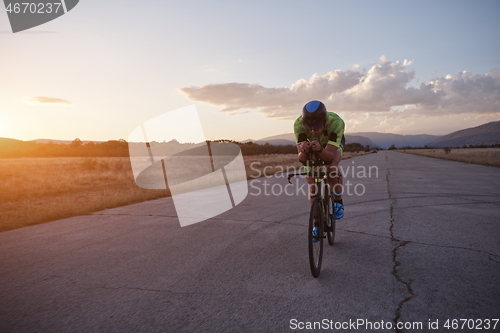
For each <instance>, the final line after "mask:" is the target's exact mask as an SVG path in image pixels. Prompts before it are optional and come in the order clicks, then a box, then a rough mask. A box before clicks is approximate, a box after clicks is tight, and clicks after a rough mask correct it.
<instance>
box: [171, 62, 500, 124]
mask: <svg viewBox="0 0 500 333" xmlns="http://www.w3.org/2000/svg"><path fill="white" fill-rule="evenodd" d="M412 64H413V61H409V60H404V61H403V62H399V61H396V62H394V63H393V62H390V61H389V60H387V58H386V57H385V56H382V57H380V63H378V64H373V66H372V67H371V68H370V69H369V70H368V71H366V70H365V71H358V70H356V69H359V67H358V66H353V69H354V70H347V71H342V70H335V71H333V72H328V73H326V74H323V75H318V74H314V75H313V76H311V78H309V80H305V79H301V80H298V81H297V82H295V83H293V84H292V85H291V86H290V88H286V87H285V88H268V87H264V86H262V85H259V84H250V83H223V84H209V85H205V86H202V87H185V88H182V89H179V90H180V91H181V92H182V93H184V94H185V95H186V96H187V98H189V99H190V100H193V101H198V102H205V103H209V104H212V105H218V106H221V107H222V109H221V111H222V112H229V111H233V112H232V113H233V114H234V111H236V110H241V109H243V110H252V109H258V110H259V111H260V112H261V113H262V114H263V115H264V116H266V117H273V118H280V119H294V118H295V117H297V114H298V113H299V111H298V110H301V108H302V106H303V105H304V104H305V103H306V102H307V101H309V100H312V99H317V100H321V101H323V102H324V103H325V104H326V105H327V108H328V110H330V111H335V112H347V113H360V112H362V113H384V116H385V117H388V118H405V117H414V116H429V115H435V116H444V115H453V114H460V113H477V114H485V113H498V112H500V69H498V68H494V69H492V70H490V71H489V72H488V73H487V74H484V75H473V74H472V73H469V72H466V71H464V72H461V73H458V74H456V75H447V76H445V77H438V76H439V73H436V74H437V76H436V77H435V78H434V79H432V80H431V81H430V82H429V83H421V84H420V85H419V86H414V85H412V81H413V80H414V79H415V71H412V70H408V67H409V66H411V65H412Z"/></svg>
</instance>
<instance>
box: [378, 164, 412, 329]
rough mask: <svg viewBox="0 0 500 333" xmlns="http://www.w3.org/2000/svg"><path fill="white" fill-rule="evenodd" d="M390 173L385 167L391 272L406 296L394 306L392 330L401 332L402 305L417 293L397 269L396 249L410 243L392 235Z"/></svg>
mask: <svg viewBox="0 0 500 333" xmlns="http://www.w3.org/2000/svg"><path fill="white" fill-rule="evenodd" d="M386 160H387V161H388V157H387V155H386ZM390 175H391V170H390V169H389V168H387V174H386V176H385V177H386V181H387V194H388V195H389V200H390V201H391V206H390V209H389V214H390V222H391V223H390V226H389V232H390V237H391V241H392V243H393V244H396V246H395V247H394V248H393V249H392V263H393V266H392V271H391V274H392V275H393V276H394V278H395V279H396V281H398V282H399V283H401V284H403V285H404V286H405V288H406V293H407V294H406V297H405V298H404V299H403V300H402V301H401V302H399V303H398V306H397V308H396V312H395V314H394V331H395V332H397V333H401V332H403V330H402V329H398V328H397V323H398V322H399V320H400V319H401V310H402V309H403V306H404V305H405V304H406V302H409V301H410V300H411V299H412V298H414V297H416V296H417V294H415V292H414V291H413V288H412V287H411V280H410V281H405V280H403V278H402V277H401V275H400V274H399V271H398V267H399V266H400V265H401V261H399V260H398V250H399V249H400V248H402V247H404V246H406V245H408V244H410V243H411V242H410V241H401V240H399V239H397V238H396V237H395V235H394V214H393V213H394V206H395V205H396V204H397V199H396V198H393V197H392V193H391V186H390V182H389V176H390Z"/></svg>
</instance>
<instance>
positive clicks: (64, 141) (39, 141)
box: [31, 139, 104, 145]
mask: <svg viewBox="0 0 500 333" xmlns="http://www.w3.org/2000/svg"><path fill="white" fill-rule="evenodd" d="M31 141H32V142H35V143H51V142H52V143H54V144H58V145H69V144H71V142H73V140H71V141H69V140H51V139H36V140H31ZM89 142H93V143H99V142H104V141H82V143H83V144H87V143H89Z"/></svg>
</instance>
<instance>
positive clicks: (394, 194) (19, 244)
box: [0, 152, 500, 332]
mask: <svg viewBox="0 0 500 333" xmlns="http://www.w3.org/2000/svg"><path fill="white" fill-rule="evenodd" d="M341 165H342V166H343V168H344V173H345V174H347V178H346V184H347V181H349V184H350V186H349V187H348V188H347V189H346V192H347V193H346V195H345V197H344V202H345V207H346V215H345V217H344V218H343V219H342V220H340V221H339V222H338V225H337V236H336V241H337V243H336V244H335V245H334V246H333V247H329V246H326V247H325V253H324V260H323V269H322V271H321V275H320V277H319V278H317V279H315V278H313V277H312V276H311V273H310V271H309V265H308V255H307V227H306V225H307V218H308V204H307V201H306V196H305V185H304V184H305V181H304V179H300V181H299V182H298V183H294V186H289V187H287V188H286V190H287V191H288V193H285V192H283V193H280V192H282V190H284V189H285V188H284V186H285V185H286V179H285V178H283V177H273V178H260V179H256V180H253V181H251V182H250V183H249V185H250V187H249V194H248V196H247V198H246V199H245V200H244V201H243V202H242V203H241V204H240V205H238V206H237V207H236V208H234V209H232V210H230V211H228V212H226V213H224V214H222V215H219V216H217V217H216V218H212V219H210V220H208V221H205V222H200V223H197V224H194V225H191V226H187V227H183V228H181V227H180V225H179V222H178V220H177V218H176V217H175V209H174V207H173V203H172V200H171V198H166V199H161V200H155V201H150V202H145V203H141V204H135V205H131V206H126V207H121V208H116V209H109V210H105V211H101V212H98V213H95V214H92V215H86V216H79V217H74V218H69V219H64V220H59V221H54V222H51V223H46V224H42V225H37V226H32V227H27V228H23V229H18V230H13V231H8V232H3V233H0V332H287V331H293V329H297V330H300V328H302V327H304V328H307V327H308V326H307V325H308V322H320V323H321V324H322V325H323V328H327V327H328V328H333V329H335V327H337V328H341V327H342V326H343V328H344V329H342V330H335V331H346V332H358V331H364V332H372V331H375V332H393V331H394V329H387V328H388V327H389V326H388V325H391V326H394V322H395V321H396V320H398V321H401V322H404V323H406V325H411V326H413V325H416V326H413V328H416V329H404V330H403V331H404V332H454V331H460V332H466V331H468V330H467V329H466V328H467V326H468V325H471V324H473V325H476V328H478V326H477V325H479V323H480V321H479V320H483V321H482V324H481V327H482V328H483V330H482V331H488V330H485V329H484V328H486V327H487V326H486V325H487V323H488V321H486V320H485V319H490V320H492V319H499V318H500V169H498V168H491V167H485V166H478V165H469V164H464V163H458V162H450V161H443V160H437V159H432V158H426V157H420V156H414V155H407V154H403V153H397V152H380V153H378V154H370V155H365V156H361V157H358V158H355V159H352V160H345V161H343V162H342V164H341ZM348 167H349V169H347V168H348ZM353 170H354V173H353V172H352V171H353ZM363 171H365V172H363ZM369 171H371V174H370V173H369ZM347 185H348V184H347ZM349 194H350V195H349ZM448 319H449V320H450V321H449V324H450V325H452V324H453V322H452V320H453V319H458V320H460V319H471V320H475V321H474V322H471V321H467V322H460V321H458V322H455V323H458V329H453V327H450V329H446V327H445V324H446V321H447V320H448ZM436 321H437V322H436ZM382 322H383V324H382ZM429 322H431V323H432V327H433V328H435V327H436V326H435V325H436V324H437V329H429ZM419 323H421V325H422V326H418V325H419ZM463 323H465V326H464V329H461V327H462V325H463ZM370 324H371V326H370ZM489 324H490V331H492V330H491V328H492V327H493V325H494V324H495V321H490V322H489ZM407 327H409V326H407ZM377 328H379V329H377ZM495 331H500V323H498V324H497V325H496V330H495Z"/></svg>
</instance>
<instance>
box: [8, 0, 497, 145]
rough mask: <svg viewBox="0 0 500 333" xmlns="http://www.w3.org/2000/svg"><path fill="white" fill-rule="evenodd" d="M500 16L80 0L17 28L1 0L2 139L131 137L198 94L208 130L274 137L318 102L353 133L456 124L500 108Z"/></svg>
mask: <svg viewBox="0 0 500 333" xmlns="http://www.w3.org/2000/svg"><path fill="white" fill-rule="evenodd" d="M499 16H500V2H499V1H487V0H481V1H456V0H454V1H402V0H399V1H383V0H380V1H361V0H360V1H333V0H329V1H319V0H317V1H295V0H291V1H260V0H257V1H245V2H243V1H234V0H232V1H192V0H187V1H147V2H138V1H127V0H121V1H116V0H108V1H96V0H82V1H80V2H79V3H78V5H77V6H76V7H74V8H73V9H72V10H71V11H69V12H68V13H67V14H65V15H63V16H61V17H59V18H57V19H55V20H53V21H50V22H47V23H45V24H43V25H40V26H37V27H34V28H32V29H29V30H25V31H22V32H18V33H12V30H11V27H10V24H9V19H8V17H7V13H6V11H5V8H4V7H2V8H0V137H7V138H15V139H20V140H33V139H40V138H48V139H54V140H73V139H75V138H80V139H82V140H96V141H107V140H118V139H127V138H128V137H129V135H130V133H131V132H132V131H134V129H136V128H138V127H139V126H141V124H144V123H146V122H148V121H149V120H151V119H153V118H155V117H158V116H161V115H162V114H164V113H166V112H170V111H174V110H177V109H180V108H185V107H188V106H191V105H194V106H195V107H196V110H197V111H198V114H199V118H200V122H201V126H202V128H203V132H204V136H205V138H206V139H209V140H215V139H231V140H246V139H260V138H264V137H268V136H273V135H278V134H282V133H290V132H293V121H294V120H295V119H296V118H297V117H298V116H299V115H300V114H301V110H302V107H303V105H304V104H305V103H307V102H308V101H309V100H313V99H316V100H321V101H323V102H324V103H325V105H326V106H327V108H328V110H329V111H333V112H336V113H338V114H339V115H340V116H341V117H342V118H343V119H344V121H345V123H346V133H355V132H384V133H396V134H433V135H445V134H448V133H451V132H453V131H456V130H460V129H464V128H468V127H473V126H478V125H481V124H484V123H487V122H490V121H496V120H500V43H499V42H498V41H499V40H500V19H499ZM180 127H188V125H186V126H180ZM169 131H173V130H172V129H169ZM178 131H180V132H183V133H184V134H185V133H186V132H189V128H178ZM180 132H179V133H180ZM176 135H179V134H175V133H174V132H171V133H170V132H169V133H166V134H165V138H167V139H168V138H170V137H173V138H175V136H176Z"/></svg>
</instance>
